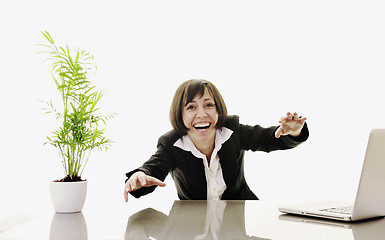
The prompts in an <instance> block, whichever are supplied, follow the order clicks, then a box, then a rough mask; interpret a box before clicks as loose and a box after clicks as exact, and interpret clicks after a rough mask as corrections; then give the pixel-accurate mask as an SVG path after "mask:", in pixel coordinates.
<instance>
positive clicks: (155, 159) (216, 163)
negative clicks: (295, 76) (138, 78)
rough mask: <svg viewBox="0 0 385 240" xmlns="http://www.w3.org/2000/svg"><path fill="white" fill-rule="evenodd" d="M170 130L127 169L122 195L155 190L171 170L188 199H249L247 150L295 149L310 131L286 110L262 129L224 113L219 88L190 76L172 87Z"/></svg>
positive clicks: (138, 195) (179, 194) (181, 191)
mask: <svg viewBox="0 0 385 240" xmlns="http://www.w3.org/2000/svg"><path fill="white" fill-rule="evenodd" d="M170 121H171V124H172V126H173V128H174V129H173V130H171V131H170V132H168V133H166V134H164V135H163V136H161V137H160V138H159V140H158V146H157V148H158V150H157V152H156V153H155V154H154V155H152V156H151V158H150V159H149V160H148V161H147V162H145V163H144V164H143V166H141V167H140V168H138V169H135V170H133V171H131V172H128V173H126V176H127V180H126V184H125V188H124V197H125V200H126V201H128V193H131V195H133V196H134V197H136V198H139V197H141V196H143V195H146V194H148V193H150V192H152V191H154V190H155V188H156V187H157V186H161V187H163V186H165V183H163V181H164V179H165V178H166V176H167V175H168V174H169V173H170V174H171V176H172V178H173V180H174V182H175V186H176V188H177V192H178V196H179V198H180V199H182V200H187V199H194V200H199V199H208V200H219V199H245V200H246V199H248V200H250V199H254V200H257V199H258V198H257V196H255V195H254V193H253V192H252V191H251V190H250V188H249V186H248V185H247V183H246V179H245V176H244V153H245V151H246V150H252V151H265V152H270V151H274V150H284V149H290V148H293V147H296V146H297V145H299V144H300V143H302V142H304V141H305V140H306V139H307V138H308V135H309V132H308V129H307V126H306V123H305V121H306V118H301V117H299V116H298V114H297V113H294V114H291V113H287V114H286V116H285V117H283V118H281V120H280V121H279V122H280V125H279V126H273V127H269V128H263V127H261V126H259V125H256V126H248V125H243V124H240V123H239V117H238V116H228V115H227V109H226V105H225V103H224V101H223V99H222V96H221V94H220V93H219V91H218V89H217V88H216V87H215V86H214V85H213V84H212V83H210V82H209V81H206V80H197V79H193V80H189V81H186V82H184V83H182V84H181V85H180V86H179V88H178V89H177V90H176V92H175V95H174V98H173V101H172V104H171V109H170Z"/></svg>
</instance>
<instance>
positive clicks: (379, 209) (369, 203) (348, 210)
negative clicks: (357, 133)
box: [278, 129, 385, 222]
mask: <svg viewBox="0 0 385 240" xmlns="http://www.w3.org/2000/svg"><path fill="white" fill-rule="evenodd" d="M278 209H279V211H280V212H283V213H288V214H296V215H304V216H311V217H318V218H326V219H334V220H341V221H349V222H350V221H359V220H365V219H370V218H377V217H383V216H385V129H373V130H371V132H370V135H369V140H368V145H367V148H366V153H365V159H364V163H363V167H362V171H361V178H360V182H359V186H358V190H357V194H356V199H355V201H354V204H349V203H344V202H338V201H325V202H315V203H306V204H298V205H292V206H283V207H279V208H278Z"/></svg>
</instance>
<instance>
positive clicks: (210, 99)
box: [185, 98, 214, 106]
mask: <svg viewBox="0 0 385 240" xmlns="http://www.w3.org/2000/svg"><path fill="white" fill-rule="evenodd" d="M203 101H205V102H207V101H213V102H214V99H212V98H205V99H203ZM190 103H196V101H195V100H192V101H191V102H188V103H186V105H185V106H187V105H188V104H190Z"/></svg>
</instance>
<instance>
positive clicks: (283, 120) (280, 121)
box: [278, 117, 286, 123]
mask: <svg viewBox="0 0 385 240" xmlns="http://www.w3.org/2000/svg"><path fill="white" fill-rule="evenodd" d="M278 122H279V123H284V122H286V117H281V118H280V119H279V121H278Z"/></svg>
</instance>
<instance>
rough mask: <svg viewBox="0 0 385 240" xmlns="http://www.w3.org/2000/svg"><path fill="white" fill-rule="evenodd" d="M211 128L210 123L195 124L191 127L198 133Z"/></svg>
mask: <svg viewBox="0 0 385 240" xmlns="http://www.w3.org/2000/svg"><path fill="white" fill-rule="evenodd" d="M210 126H211V123H197V124H195V125H194V126H193V127H194V128H195V129H196V130H198V131H204V130H207V129H208V128H209V127H210Z"/></svg>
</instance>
